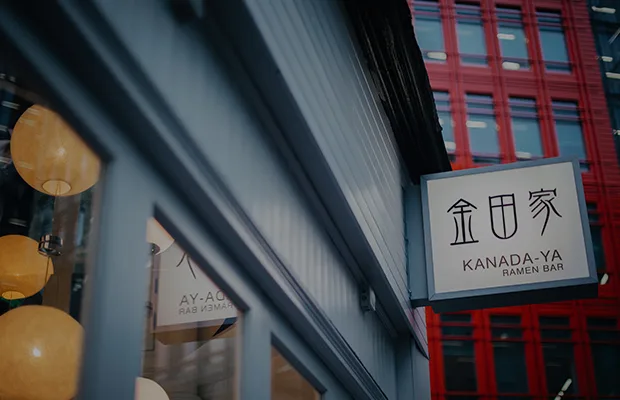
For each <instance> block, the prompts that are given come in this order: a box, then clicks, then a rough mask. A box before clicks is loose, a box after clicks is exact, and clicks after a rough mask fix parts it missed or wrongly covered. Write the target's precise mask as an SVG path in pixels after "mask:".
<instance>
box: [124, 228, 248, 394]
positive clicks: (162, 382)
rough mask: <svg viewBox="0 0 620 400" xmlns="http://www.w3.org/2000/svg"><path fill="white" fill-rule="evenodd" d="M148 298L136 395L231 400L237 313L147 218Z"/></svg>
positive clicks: (188, 256) (171, 240) (191, 261)
mask: <svg viewBox="0 0 620 400" xmlns="http://www.w3.org/2000/svg"><path fill="white" fill-rule="evenodd" d="M147 242H149V243H150V244H151V249H152V251H151V259H152V262H151V265H150V275H151V281H150V297H149V304H148V306H149V307H148V311H149V314H148V318H147V324H146V329H145V346H144V353H143V354H144V357H143V371H142V377H140V378H138V381H137V384H136V391H137V392H138V393H139V392H140V390H144V391H147V390H156V391H159V392H161V391H164V392H166V393H168V394H170V397H172V394H174V395H175V397H174V398H195V399H214V400H229V399H233V398H234V390H235V369H236V361H237V354H236V352H237V344H236V338H235V336H236V335H237V327H238V320H237V316H238V312H237V309H236V308H235V306H234V305H233V304H232V302H231V301H230V300H229V299H228V298H227V297H226V294H225V293H224V292H223V291H222V290H220V289H219V288H218V287H217V286H216V285H215V284H214V283H213V282H212V281H211V280H210V279H209V277H208V276H207V275H206V273H205V272H204V271H203V270H202V268H201V267H200V266H199V265H198V264H197V263H196V262H195V261H194V260H193V259H192V257H191V256H190V255H189V253H187V252H185V250H184V249H183V248H182V247H181V246H180V245H179V244H178V243H177V242H175V241H174V239H173V238H172V237H171V236H170V235H169V234H168V232H167V231H166V230H165V229H164V228H163V227H162V226H161V225H160V224H159V223H158V222H157V220H155V219H154V218H151V219H150V220H149V221H148V225H147Z"/></svg>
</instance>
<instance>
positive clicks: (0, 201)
mask: <svg viewBox="0 0 620 400" xmlns="http://www.w3.org/2000/svg"><path fill="white" fill-rule="evenodd" d="M5 61H6V60H5ZM0 72H3V71H0ZM0 76H1V78H0V98H1V99H2V103H1V104H0V124H1V125H2V128H3V129H2V130H0V151H1V154H0V320H1V322H0V354H1V357H2V366H3V367H2V374H0V392H1V394H0V397H2V398H10V399H17V398H23V399H41V398H57V399H71V398H74V397H75V396H76V392H77V387H78V377H79V375H80V372H81V371H80V364H81V360H82V338H83V334H84V332H83V328H82V325H81V324H82V321H83V320H84V318H85V315H84V314H85V313H84V311H83V310H82V308H81V305H82V294H83V291H82V288H83V286H84V285H86V284H87V283H86V282H87V278H88V279H93V276H94V275H93V274H91V272H92V271H91V270H90V263H89V260H91V259H93V258H94V257H93V254H92V251H93V244H94V243H93V240H92V236H91V232H92V231H93V228H94V227H95V226H96V225H97V224H98V212H97V211H98V210H96V209H95V207H94V204H97V201H95V200H94V199H97V198H99V197H100V195H101V193H100V192H101V190H100V189H101V185H99V179H100V171H101V161H100V159H99V157H98V156H97V155H96V154H95V153H94V152H93V151H92V150H91V149H90V148H89V147H88V146H87V145H86V143H84V142H83V141H82V139H81V137H80V135H79V132H77V131H75V130H73V128H72V127H71V126H70V125H69V124H68V122H67V121H65V120H64V119H63V117H62V116H61V115H60V114H58V113H57V112H56V111H55V110H54V107H53V106H52V105H51V104H49V103H47V102H46V101H45V99H43V98H40V97H39V95H38V94H36V93H34V92H31V91H30V90H26V89H25V88H24V87H22V85H21V84H19V85H17V84H15V83H14V82H19V79H15V78H12V77H7V78H9V79H6V80H5V79H4V77H5V76H4V74H0Z"/></svg>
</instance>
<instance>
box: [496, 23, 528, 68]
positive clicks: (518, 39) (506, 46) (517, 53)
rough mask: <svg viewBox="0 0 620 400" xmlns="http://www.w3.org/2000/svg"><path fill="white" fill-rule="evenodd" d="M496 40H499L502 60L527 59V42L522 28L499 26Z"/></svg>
mask: <svg viewBox="0 0 620 400" xmlns="http://www.w3.org/2000/svg"><path fill="white" fill-rule="evenodd" d="M497 38H498V39H499V44H500V46H501V50H502V56H504V58H517V59H523V60H527V59H528V54H527V42H526V39H525V33H524V32H523V27H521V26H514V25H502V24H500V25H499V27H498V34H497Z"/></svg>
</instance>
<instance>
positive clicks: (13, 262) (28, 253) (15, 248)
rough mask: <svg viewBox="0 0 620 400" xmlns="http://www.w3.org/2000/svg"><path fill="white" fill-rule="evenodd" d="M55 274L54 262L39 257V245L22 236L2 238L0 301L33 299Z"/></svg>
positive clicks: (0, 251) (41, 256)
mask: <svg viewBox="0 0 620 400" xmlns="http://www.w3.org/2000/svg"><path fill="white" fill-rule="evenodd" d="M53 273H54V265H53V263H52V260H51V258H48V257H45V256H43V255H41V254H40V253H39V242H37V241H36V240H34V239H31V238H29V237H27V236H21V235H6V236H2V237H0V297H2V298H4V299H6V300H18V299H23V298H26V297H30V296H32V295H34V294H36V293H37V292H39V291H41V289H43V287H45V285H46V284H47V281H48V280H49V279H50V276H51V275H52V274H53Z"/></svg>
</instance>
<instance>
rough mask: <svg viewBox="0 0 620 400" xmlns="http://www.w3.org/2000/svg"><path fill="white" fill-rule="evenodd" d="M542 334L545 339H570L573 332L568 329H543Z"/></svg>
mask: <svg viewBox="0 0 620 400" xmlns="http://www.w3.org/2000/svg"><path fill="white" fill-rule="evenodd" d="M540 336H541V337H542V338H543V339H562V340H569V339H570V338H571V337H572V332H571V331H570V330H566V329H542V330H541V331H540Z"/></svg>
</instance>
